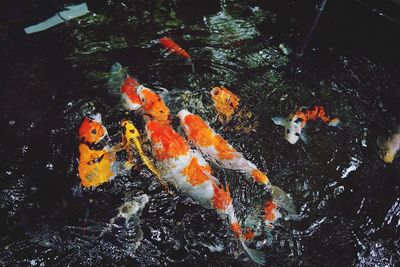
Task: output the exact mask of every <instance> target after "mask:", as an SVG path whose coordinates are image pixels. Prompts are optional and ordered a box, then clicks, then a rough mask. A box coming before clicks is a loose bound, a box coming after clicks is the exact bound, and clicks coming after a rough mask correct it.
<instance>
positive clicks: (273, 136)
mask: <svg viewBox="0 0 400 267" xmlns="http://www.w3.org/2000/svg"><path fill="white" fill-rule="evenodd" d="M150 2H151V1H145V0H132V1H114V2H112V3H111V2H108V3H104V6H100V4H98V3H97V5H93V3H92V5H93V6H91V5H89V8H90V9H91V10H96V13H90V14H88V15H86V16H84V17H81V18H79V19H77V20H74V21H70V22H68V23H66V24H63V25H60V26H58V27H55V28H52V29H50V30H48V31H45V32H42V33H38V34H33V35H30V36H24V35H23V34H22V33H20V32H18V30H21V27H22V26H21V25H22V24H24V23H27V22H28V21H29V22H32V20H33V19H32V18H26V19H25V20H24V19H22V18H21V19H19V20H17V22H18V23H19V24H18V25H17V22H16V24H10V23H9V22H1V24H0V26H1V28H0V30H1V35H0V38H1V41H2V42H1V44H0V46H1V51H2V52H1V54H0V57H1V61H2V65H3V68H2V72H1V73H0V77H1V79H0V88H1V91H0V99H1V100H0V110H1V117H0V122H1V128H2V131H1V140H3V141H2V142H1V145H0V155H1V163H0V174H1V175H0V190H1V193H0V207H1V209H0V217H1V218H2V220H1V221H0V227H1V229H5V231H3V232H4V234H2V235H1V237H0V246H1V250H0V259H1V261H0V262H1V264H2V265H12V264H15V265H32V266H35V265H42V264H46V265H53V264H58V265H68V264H70V265H77V264H83V265H98V264H103V265H121V264H126V265H132V266H154V265H164V266H166V265H173V266H175V265H189V264H193V265H196V266H205V265H207V266H241V265H246V266H247V265H251V263H250V262H249V261H248V259H247V258H246V257H245V255H243V253H242V254H239V253H240V248H239V245H238V244H236V241H234V238H233V237H232V236H231V233H230V231H229V229H228V227H227V226H226V225H225V224H224V222H223V221H222V220H220V219H219V218H217V216H215V214H214V213H213V211H210V210H206V209H204V208H202V207H200V206H198V205H196V204H195V203H193V201H192V200H190V199H188V198H185V197H182V196H178V197H172V196H170V195H167V194H166V193H164V192H163V191H162V188H161V187H160V186H159V185H158V184H157V182H156V180H155V179H154V177H153V176H152V174H151V173H150V172H149V171H148V170H146V169H142V170H139V171H133V172H132V173H130V174H125V175H121V176H118V177H116V178H115V179H114V180H113V181H112V182H110V183H107V184H104V185H102V186H100V187H98V188H95V189H90V190H83V193H82V196H81V197H78V198H77V197H74V196H73V191H74V188H75V186H76V185H77V184H78V183H79V178H78V176H77V146H78V140H77V128H78V127H79V124H80V122H81V120H82V118H83V116H84V115H85V114H87V113H90V112H94V111H95V112H100V113H101V114H102V116H103V122H104V123H105V125H106V127H107V128H108V131H109V132H110V133H111V135H112V136H113V138H118V136H119V132H118V131H119V121H120V120H121V119H123V118H126V117H127V116H128V115H126V114H125V113H124V112H123V111H122V110H121V107H120V106H119V97H118V96H117V95H116V94H115V90H113V89H115V88H111V89H110V88H109V87H108V86H107V85H108V80H109V78H110V77H109V70H110V67H111V65H112V64H113V63H115V62H120V63H121V64H122V65H123V66H126V68H127V71H128V72H129V73H131V74H132V75H134V76H135V77H136V78H137V79H138V80H139V81H140V82H142V83H144V84H148V85H150V86H161V87H165V88H167V89H168V90H169V91H170V102H169V106H170V108H171V110H172V112H174V113H176V112H177V111H179V110H180V109H182V108H187V109H189V110H191V111H192V112H195V113H199V114H201V115H202V116H203V117H204V118H206V119H207V120H208V121H209V122H210V123H211V125H212V127H213V128H215V129H218V131H219V132H220V133H221V134H222V135H223V136H224V137H225V138H227V139H228V140H229V141H230V142H231V143H232V144H233V145H234V146H235V147H236V148H237V149H238V150H240V151H242V152H243V153H244V154H245V156H246V157H247V158H249V159H250V160H251V161H253V162H254V163H255V164H256V165H257V166H259V168H260V169H262V170H265V171H267V172H268V174H269V177H270V179H271V180H272V182H273V183H274V184H276V185H278V186H280V187H281V188H282V189H284V190H285V191H286V192H289V193H290V195H291V196H292V198H293V199H294V201H295V203H296V206H297V211H298V214H297V216H295V217H294V218H292V219H291V220H282V221H281V222H280V224H279V225H277V226H276V227H275V228H274V230H273V231H272V232H271V233H270V235H269V237H268V242H269V244H270V245H269V246H268V247H267V248H266V252H267V255H268V262H269V264H271V265H273V266H300V265H301V266H338V265H345V266H349V265H353V266H395V265H396V263H398V262H399V261H400V254H399V251H400V241H399V240H400V239H399V237H400V235H399V231H400V230H399V229H400V228H399V225H400V194H399V185H400V167H399V161H398V160H397V161H395V163H394V164H391V165H386V164H384V163H383V161H382V160H381V159H380V158H379V156H378V153H377V150H378V147H377V145H376V139H377V137H378V136H380V135H385V134H387V133H388V132H389V130H392V129H394V128H395V127H396V126H398V125H399V122H400V109H399V108H398V103H400V92H399V88H400V87H399V86H400V80H399V77H400V75H399V68H398V67H399V63H398V59H399V55H400V53H399V50H398V47H400V46H399V41H398V40H397V39H395V38H393V36H396V35H397V36H398V34H399V33H400V28H399V26H398V25H397V24H396V23H393V22H392V21H390V20H387V19H385V17H384V16H379V14H377V13H376V12H375V13H374V12H372V11H371V10H370V9H368V8H366V5H360V4H359V1H337V2H335V3H334V2H333V1H332V2H329V1H328V5H327V9H326V12H325V13H324V15H323V16H322V18H321V21H320V24H319V25H318V27H317V29H316V32H315V34H314V36H313V37H312V39H311V43H310V45H309V49H308V50H307V53H306V55H305V57H304V58H303V59H302V60H298V59H296V58H295V57H294V55H293V52H292V53H291V52H290V50H292V51H295V50H296V48H297V47H298V46H299V44H300V42H301V39H302V36H303V35H304V33H305V32H306V30H307V27H308V25H309V24H310V23H311V21H312V19H313V16H314V11H315V10H314V8H313V6H314V5H315V4H316V3H307V4H305V3H301V2H302V1H294V2H292V1H257V0H248V1H245V0H243V1H226V2H222V3H217V4H216V3H215V2H214V1H205V2H207V5H206V4H204V3H202V4H199V2H200V1H197V2H194V1H190V4H188V2H187V1H178V0H177V1H172V0H171V1H156V2H155V3H150ZM314 2H317V1H314ZM49 9H50V8H49ZM10 10H14V9H10ZM13 14H14V13H13ZM15 14H17V15H16V16H22V15H21V14H25V13H24V12H16V13H15ZM338 14H340V15H338ZM353 18H357V20H354V19H353ZM25 26H27V25H25ZM162 36H170V37H172V38H173V39H174V40H175V41H177V42H178V43H179V44H180V45H181V46H182V47H184V48H185V49H186V50H187V51H188V52H189V53H190V54H191V56H192V58H193V62H194V64H195V66H196V73H192V72H191V67H190V65H188V64H186V62H184V61H183V60H182V59H181V58H179V57H176V56H174V55H170V56H168V57H163V56H162V55H161V48H160V46H159V45H158V44H156V42H154V40H157V39H158V38H160V37H162ZM215 85H226V86H227V87H229V88H230V89H231V90H232V91H233V92H235V93H237V94H238V95H239V96H240V97H241V99H242V101H241V105H242V107H241V109H242V114H247V115H248V116H238V117H237V118H235V119H234V121H233V122H232V123H230V124H228V125H225V126H223V125H221V124H220V123H219V122H218V121H217V120H216V119H215V113H214V111H213V107H212V106H211V103H212V102H211V99H210V97H209V94H208V92H209V90H210V89H211V87H212V86H215ZM314 105H323V106H324V107H325V109H326V111H327V113H328V115H334V116H337V117H339V118H340V120H341V121H342V122H343V125H342V127H340V128H332V127H328V126H326V125H324V124H322V122H320V121H316V122H310V125H309V129H308V135H309V144H308V145H306V144H304V143H302V142H300V141H299V142H298V143H297V144H296V145H290V144H289V143H287V142H286V141H285V140H284V138H283V129H282V128H281V127H278V126H276V125H274V124H273V122H272V121H271V120H270V118H271V117H273V116H276V115H283V116H285V115H289V114H290V113H292V112H294V111H296V109H298V108H300V107H302V106H307V107H312V106H314ZM129 116H134V115H133V114H130V115H129ZM134 119H135V120H136V121H137V122H138V123H140V120H138V119H137V118H134ZM174 123H176V121H175V122H174ZM216 172H217V174H218V176H219V177H221V179H226V180H227V181H228V182H230V184H231V187H232V194H233V196H234V197H235V200H234V201H235V204H236V205H237V210H238V213H239V215H243V214H246V212H247V211H246V208H245V207H246V205H247V204H251V203H248V202H249V201H250V198H249V195H250V193H249V191H250V189H249V187H250V185H249V184H248V183H247V182H245V181H244V180H243V179H242V180H240V179H235V178H237V177H238V176H240V174H237V173H234V172H228V171H226V172H225V171H222V170H216ZM144 193H145V194H147V195H148V196H149V198H150V200H149V203H148V204H147V206H145V207H144V209H143V212H142V215H141V223H140V229H138V227H136V226H137V224H135V227H132V228H129V227H127V228H122V229H120V228H118V227H117V228H115V229H114V230H113V231H114V232H112V233H113V234H108V235H104V234H102V233H104V232H105V231H108V230H107V229H110V220H112V219H113V218H115V216H116V214H117V208H118V207H119V206H120V205H121V204H122V203H123V202H125V201H127V195H129V196H131V197H134V196H138V195H142V194H144ZM139 232H142V234H143V237H142V238H139V236H140V234H139ZM139 242H140V245H139V246H138V248H137V249H136V246H137V245H138V243H139ZM127 244H128V245H127ZM129 244H132V246H130V245H129Z"/></svg>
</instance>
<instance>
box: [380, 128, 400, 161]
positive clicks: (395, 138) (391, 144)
mask: <svg viewBox="0 0 400 267" xmlns="http://www.w3.org/2000/svg"><path fill="white" fill-rule="evenodd" d="M377 144H378V147H379V148H380V151H379V155H380V157H381V158H382V159H383V160H384V161H385V162H386V163H392V162H393V161H394V159H395V158H396V157H398V156H399V154H398V152H399V150H400V127H398V128H397V129H396V130H395V132H394V133H393V134H392V135H391V136H389V137H386V138H385V137H382V136H379V137H378V140H377Z"/></svg>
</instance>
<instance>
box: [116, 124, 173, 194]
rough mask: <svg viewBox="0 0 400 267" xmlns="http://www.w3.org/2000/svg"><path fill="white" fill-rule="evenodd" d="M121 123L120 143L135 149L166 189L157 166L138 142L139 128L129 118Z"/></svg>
mask: <svg viewBox="0 0 400 267" xmlns="http://www.w3.org/2000/svg"><path fill="white" fill-rule="evenodd" d="M121 125H122V143H123V144H124V147H125V150H127V151H130V149H133V150H135V151H137V153H139V156H140V158H141V159H142V161H143V163H144V164H145V165H146V166H147V168H149V170H150V171H151V172H152V173H153V174H154V175H155V176H156V177H157V180H158V181H159V183H160V184H161V185H162V186H163V188H164V189H165V190H166V191H168V185H167V184H166V182H165V181H164V180H163V179H162V177H161V175H160V172H159V171H158V170H157V168H156V167H155V166H154V165H153V163H152V162H151V160H150V159H149V158H148V157H147V156H146V154H145V153H144V152H143V149H142V145H141V142H140V133H139V130H138V129H137V128H136V127H135V125H134V124H133V122H132V121H129V120H124V121H122V123H121ZM128 154H129V152H128ZM130 157H132V155H130ZM130 161H131V160H130Z"/></svg>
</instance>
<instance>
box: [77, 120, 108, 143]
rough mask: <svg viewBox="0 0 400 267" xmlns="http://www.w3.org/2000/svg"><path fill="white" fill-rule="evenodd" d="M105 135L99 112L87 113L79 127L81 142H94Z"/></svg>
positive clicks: (105, 130)
mask: <svg viewBox="0 0 400 267" xmlns="http://www.w3.org/2000/svg"><path fill="white" fill-rule="evenodd" d="M106 135H107V129H106V127H104V125H103V124H102V121H101V115H100V113H97V114H94V115H87V116H85V118H84V119H83V121H82V123H81V126H80V127H79V140H80V142H82V143H91V144H96V143H98V142H100V141H101V140H103V138H104V137H105V136H106Z"/></svg>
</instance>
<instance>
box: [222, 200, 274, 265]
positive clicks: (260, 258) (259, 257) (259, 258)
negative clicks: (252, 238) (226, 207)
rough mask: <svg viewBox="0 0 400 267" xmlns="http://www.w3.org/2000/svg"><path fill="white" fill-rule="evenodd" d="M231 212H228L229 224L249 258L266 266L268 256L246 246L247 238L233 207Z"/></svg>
mask: <svg viewBox="0 0 400 267" xmlns="http://www.w3.org/2000/svg"><path fill="white" fill-rule="evenodd" d="M230 211H231V212H229V211H228V217H229V222H230V224H231V229H232V231H233V232H234V233H235V236H236V237H237V238H238V239H239V241H240V244H241V245H242V247H243V250H244V251H245V252H246V253H247V255H249V257H250V258H251V259H252V260H253V261H254V262H256V263H258V264H260V265H265V264H266V263H267V262H266V255H265V253H264V252H263V251H261V250H256V249H253V248H249V247H248V246H247V245H246V242H245V239H246V238H245V236H244V233H243V231H242V230H241V228H240V225H239V222H238V221H237V219H236V216H235V215H234V213H233V207H232V209H231V210H230Z"/></svg>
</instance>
